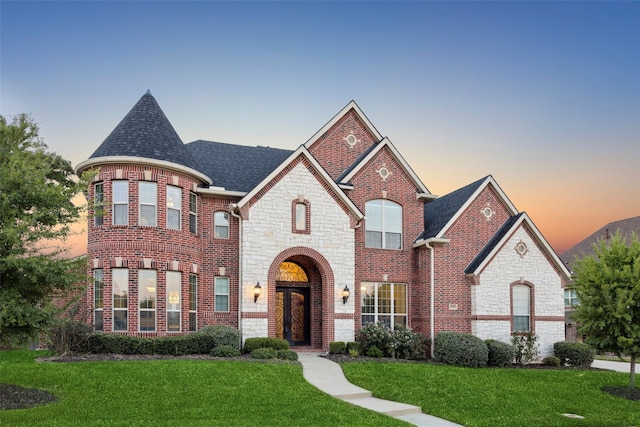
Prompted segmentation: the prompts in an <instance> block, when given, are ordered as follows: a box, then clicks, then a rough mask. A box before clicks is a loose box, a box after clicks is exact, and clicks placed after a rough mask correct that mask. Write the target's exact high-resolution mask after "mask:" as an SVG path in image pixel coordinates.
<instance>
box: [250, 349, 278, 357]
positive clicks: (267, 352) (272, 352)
mask: <svg viewBox="0 0 640 427" xmlns="http://www.w3.org/2000/svg"><path fill="white" fill-rule="evenodd" d="M277 356H278V350H276V349H273V348H270V347H258V348H256V349H255V350H253V351H252V352H251V357H253V358H254V359H275V358H276V357H277Z"/></svg>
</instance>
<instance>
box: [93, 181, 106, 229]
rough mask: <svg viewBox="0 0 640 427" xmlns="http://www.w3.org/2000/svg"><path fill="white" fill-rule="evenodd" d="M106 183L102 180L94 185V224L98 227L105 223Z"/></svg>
mask: <svg viewBox="0 0 640 427" xmlns="http://www.w3.org/2000/svg"><path fill="white" fill-rule="evenodd" d="M103 202H104V184H103V183H102V182H100V183H98V184H96V185H95V186H94V187H93V224H94V225H95V226H96V227H98V226H101V225H102V224H103V223H104V211H103V209H104V208H103V206H102V203H103Z"/></svg>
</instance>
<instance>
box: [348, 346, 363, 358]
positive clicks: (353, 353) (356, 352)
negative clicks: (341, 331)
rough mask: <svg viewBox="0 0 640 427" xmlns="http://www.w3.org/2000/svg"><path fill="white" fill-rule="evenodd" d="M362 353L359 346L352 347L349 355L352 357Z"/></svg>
mask: <svg viewBox="0 0 640 427" xmlns="http://www.w3.org/2000/svg"><path fill="white" fill-rule="evenodd" d="M359 354H360V353H359V352H358V349H357V348H350V349H349V356H351V357H358V355H359Z"/></svg>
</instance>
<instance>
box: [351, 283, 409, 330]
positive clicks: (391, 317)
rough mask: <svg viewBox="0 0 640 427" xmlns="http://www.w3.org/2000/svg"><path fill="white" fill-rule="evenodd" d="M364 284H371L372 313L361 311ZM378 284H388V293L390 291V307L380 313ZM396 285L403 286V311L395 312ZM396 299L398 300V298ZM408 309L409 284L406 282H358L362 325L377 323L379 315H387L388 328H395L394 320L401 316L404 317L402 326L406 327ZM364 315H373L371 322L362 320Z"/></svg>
mask: <svg viewBox="0 0 640 427" xmlns="http://www.w3.org/2000/svg"><path fill="white" fill-rule="evenodd" d="M366 285H373V302H374V306H373V308H374V312H373V313H365V312H364V311H363V307H364V306H365V304H364V297H365V294H364V292H363V288H364V287H365V286H366ZM380 285H389V293H390V296H391V298H390V300H389V301H390V307H389V312H388V313H380V311H379V310H380V299H379V289H380ZM396 287H402V288H404V313H397V312H396V308H399V306H398V305H397V304H396ZM398 301H400V300H399V299H398ZM408 310H409V284H408V283H394V282H367V281H363V282H360V323H361V325H362V326H364V325H366V324H369V323H378V322H381V320H380V317H381V316H388V317H389V325H387V326H389V328H390V329H391V330H394V329H395V320H396V317H403V318H404V326H405V327H408V326H409V314H408ZM364 316H373V322H369V321H368V322H366V323H365V321H364Z"/></svg>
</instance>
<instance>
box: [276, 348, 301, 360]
mask: <svg viewBox="0 0 640 427" xmlns="http://www.w3.org/2000/svg"><path fill="white" fill-rule="evenodd" d="M276 357H277V358H278V359H282V360H293V361H296V360H298V353H296V352H295V351H293V350H278V353H277V354H276Z"/></svg>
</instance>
